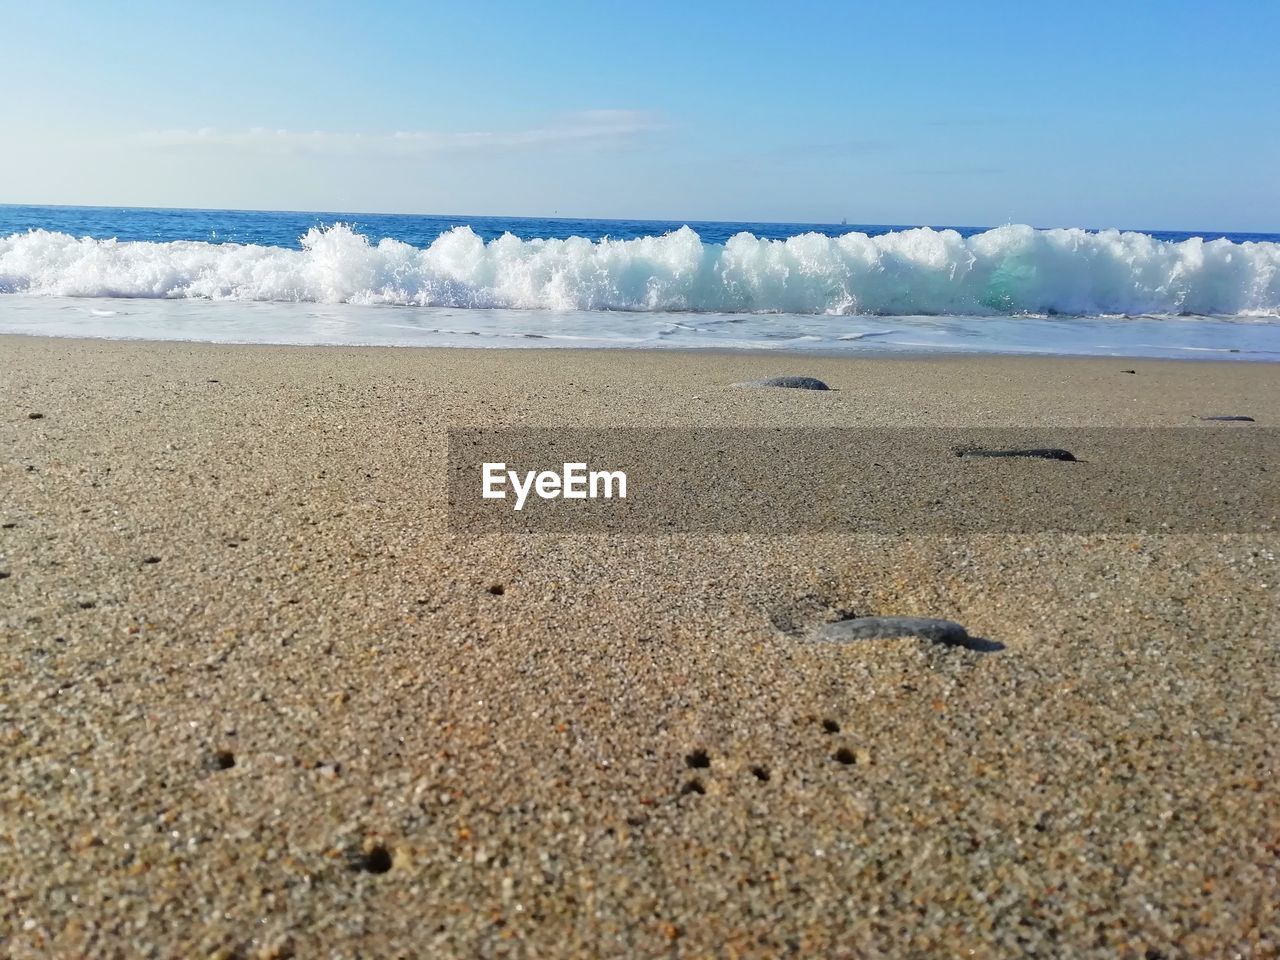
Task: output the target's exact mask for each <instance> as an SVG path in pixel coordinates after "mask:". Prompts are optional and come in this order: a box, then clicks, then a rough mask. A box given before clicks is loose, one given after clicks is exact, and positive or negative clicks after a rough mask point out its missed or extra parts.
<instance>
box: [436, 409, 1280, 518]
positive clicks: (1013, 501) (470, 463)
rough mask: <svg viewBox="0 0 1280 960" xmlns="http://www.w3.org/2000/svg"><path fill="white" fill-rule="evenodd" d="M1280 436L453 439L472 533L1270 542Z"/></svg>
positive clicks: (999, 432)
mask: <svg viewBox="0 0 1280 960" xmlns="http://www.w3.org/2000/svg"><path fill="white" fill-rule="evenodd" d="M1278 466H1280V431H1277V430H1274V429H1269V428H1266V427H1259V426H1257V425H1256V424H1245V423H1213V424H1209V423H1205V424H1201V425H1197V426H1194V427H1179V428H1157V429H1135V428H1095V429H1048V428H1043V429H1042V428H1027V429H990V430H988V429H937V428H902V429H882V428H876V429H871V428H853V429H825V428H824V429H787V428H759V429H720V428H717V429H705V430H703V429H685V428H672V429H620V430H585V429H568V430H566V429H514V428H513V429H469V428H457V429H451V430H450V431H449V458H448V473H449V476H448V490H449V525H450V529H451V530H453V531H455V532H468V533H618V534H669V533H757V534H788V533H868V534H889V535H913V534H966V533H1034V532H1048V531H1057V532H1063V533H1110V532H1134V533H1137V532H1147V533H1261V532H1267V531H1273V530H1276V529H1277V516H1278V515H1280V492H1278V486H1277V478H1276V470H1277V467H1278Z"/></svg>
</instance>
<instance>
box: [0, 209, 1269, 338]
mask: <svg viewBox="0 0 1280 960" xmlns="http://www.w3.org/2000/svg"><path fill="white" fill-rule="evenodd" d="M0 292H6V293H24V294H28V295H37V296H42V295H43V296H63V297H142V298H202V299H209V300H243V301H253V300H257V301H294V302H315V303H352V304H403V305H417V306H439V307H454V308H469V307H476V308H514V309H525V310H555V311H568V310H617V311H645V312H649V311H691V312H704V313H793V314H794V313H800V314H842V315H852V314H865V315H879V316H907V315H933V316H939V315H967V316H995V315H1003V316H1018V315H1041V316H1043V315H1054V314H1062V315H1071V316H1106V315H1131V316H1132V315H1143V314H1152V315H1178V314H1194V315H1206V316H1259V317H1274V316H1280V244H1277V243H1272V242H1253V241H1249V242H1243V243H1236V242H1232V241H1230V240H1227V239H1218V240H1211V241H1206V240H1202V239H1198V238H1193V239H1188V240H1182V241H1167V240H1157V239H1155V238H1153V237H1151V236H1148V235H1146V234H1143V233H1134V232H1120V231H1116V230H1107V231H1101V232H1090V231H1086V230H1081V229H1055V230H1036V229H1033V228H1031V227H1027V226H1017V225H1011V226H1004V227H997V228H995V229H993V230H988V231H986V232H985V233H979V234H976V235H973V236H971V237H968V238H965V237H963V236H962V235H961V234H960V233H958V232H957V231H955V230H933V229H930V228H927V227H921V228H915V229H910V230H899V231H894V232H890V233H885V234H880V235H878V236H869V235H867V234H865V233H848V234H845V235H843V236H839V237H828V236H825V235H822V234H818V233H807V234H801V235H799V236H794V237H790V238H788V239H785V240H769V239H761V238H758V237H755V236H753V235H752V234H750V233H739V234H737V235H735V236H733V237H730V238H729V240H728V241H727V242H726V243H724V244H710V243H704V242H703V241H702V240H701V239H700V238H699V236H698V234H697V233H695V232H694V231H693V230H692V229H690V228H688V227H684V228H681V229H679V230H675V231H672V232H670V233H667V234H665V235H663V236H655V237H640V238H636V239H628V240H613V239H601V240H589V239H586V238H583V237H570V238H568V239H563V240H562V239H531V240H521V239H519V238H517V237H515V236H513V235H511V234H507V235H505V236H502V237H499V238H497V239H494V240H491V241H488V242H485V241H484V240H483V239H481V238H480V237H479V236H478V235H477V234H476V233H474V232H473V231H472V230H471V229H470V228H469V227H465V226H464V227H456V228H454V229H452V230H449V231H447V232H445V233H443V234H441V235H440V236H439V237H438V238H437V239H436V240H435V241H434V242H432V243H431V244H430V245H429V246H427V247H426V248H420V247H415V246H412V245H410V244H407V243H404V242H402V241H399V240H395V239H383V240H381V241H379V242H377V243H376V244H375V243H371V242H370V240H369V239H368V238H367V237H365V236H363V235H362V234H360V233H358V232H356V231H355V230H354V229H353V228H351V227H350V226H347V225H344V224H336V225H334V226H331V227H327V228H315V229H312V230H310V231H308V232H307V234H306V235H305V236H304V237H303V238H302V240H301V249H291V248H284V247H274V246H260V245H256V244H236V243H205V242H199V241H172V242H165V243H158V242H156V243H152V242H143V241H127V242H124V241H117V240H95V239H90V238H76V237H73V236H70V235H68V234H65V233H57V232H51V231H47V230H32V231H29V232H27V233H15V234H10V235H9V236H7V237H3V238H0Z"/></svg>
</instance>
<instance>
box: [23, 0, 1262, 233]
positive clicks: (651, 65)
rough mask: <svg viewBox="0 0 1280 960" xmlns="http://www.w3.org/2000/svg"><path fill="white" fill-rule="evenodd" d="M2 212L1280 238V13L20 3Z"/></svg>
mask: <svg viewBox="0 0 1280 960" xmlns="http://www.w3.org/2000/svg"><path fill="white" fill-rule="evenodd" d="M0 22H2V23H3V24H4V30H5V35H6V42H5V52H4V58H3V61H0V64H2V65H0V71H3V73H4V74H5V75H6V77H5V79H6V84H5V86H6V88H7V90H8V95H7V96H5V97H4V98H3V99H0V203H58V204H87V205H108V206H115V205H133V206H169V207H173V206H177V207H210V208H240V209H268V210H321V211H342V212H370V213H373V212H376V213H435V214H470V215H498V216H501V215H512V216H561V217H619V218H642V219H672V220H681V219H684V220H738V221H781V222H828V223H829V222H837V221H839V220H841V219H842V218H843V219H847V220H848V221H849V222H850V223H865V224H930V225H972V226H991V225H997V224H1001V223H1008V222H1015V223H1031V224H1034V225H1037V226H1088V227H1095V228H1102V227H1112V226H1114V227H1122V228H1136V229H1156V230H1160V229H1166V230H1178V229H1187V230H1200V229H1208V230H1226V231H1233V230H1234V231H1266V232H1272V231H1280V70H1278V69H1277V67H1276V45H1275V40H1276V37H1280V2H1271V0H1219V2H1214V3H1205V2H1202V0H1194V2H1192V0H1164V2H1160V3H1146V2H1139V0H1133V2H1126V0H1108V2H1093V0H1072V2H1061V3H1055V2H1049V0H1046V2H1044V3H1035V4H1030V3H1026V2H1025V0H1024V2H1017V3H1015V2H1004V0H985V2H979V3H957V2H955V0H948V2H927V0H916V2H911V0H903V2H894V3H890V2H886V0H877V2H874V3H870V2H868V3H863V2H852V0H850V2H835V0H827V2H822V3H814V2H807V0H791V2H787V3H785V4H783V3H779V2H776V0H775V2H768V3H765V2H753V0H736V2H720V0H705V2H697V3H694V2H689V0H684V2H672V3H666V2H659V0H650V2H634V3H617V4H613V3H599V2H593V3H587V2H582V3H577V2H557V0H540V2H537V3H529V2H524V3H514V2H513V3H505V2H492V0H491V2H481V0H471V2H467V3H449V2H445V0H439V2H434V3H419V2H416V0H385V2H378V0H369V2H367V3H363V4H355V3H350V2H341V3H332V2H328V0H311V2H307V3H284V2H272V0H259V2H247V0H227V2H223V3H209V4H188V3H177V2H170V3H159V2H129V0H120V2H116V3H101V2H90V0H43V2H41V3H31V2H19V0H0Z"/></svg>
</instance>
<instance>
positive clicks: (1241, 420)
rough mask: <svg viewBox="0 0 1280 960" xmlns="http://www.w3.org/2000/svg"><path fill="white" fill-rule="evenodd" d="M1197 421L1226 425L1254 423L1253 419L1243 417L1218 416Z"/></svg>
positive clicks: (1200, 418)
mask: <svg viewBox="0 0 1280 960" xmlns="http://www.w3.org/2000/svg"><path fill="white" fill-rule="evenodd" d="M1197 419H1199V420H1220V421H1224V422H1227V423H1254V422H1255V421H1254V419H1253V417H1243V416H1218V417H1198V418H1197Z"/></svg>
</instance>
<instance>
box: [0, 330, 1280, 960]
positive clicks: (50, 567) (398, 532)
mask: <svg viewBox="0 0 1280 960" xmlns="http://www.w3.org/2000/svg"><path fill="white" fill-rule="evenodd" d="M774 374H805V375H810V376H814V377H820V378H822V379H823V380H825V381H826V382H827V383H829V384H830V385H831V386H832V387H833V388H835V389H833V390H831V391H826V392H818V391H813V392H810V391H793V390H744V389H741V388H737V387H734V386H732V384H734V383H737V382H740V381H744V380H750V379H752V378H757V377H765V376H770V375H774ZM1278 388H1280V369H1278V368H1277V367H1276V366H1274V365H1263V364H1247V363H1215V362H1176V361H1153V360H1126V359H1119V358H1117V359H1059V358H1051V357H1046V358H1024V357H983V358H978V357H972V358H965V357H943V356H937V357H929V358H909V357H902V358H887V357H876V358H870V359H849V358H824V357H795V356H785V355H770V354H767V353H763V352H757V353H751V354H746V353H742V354H732V353H712V352H676V351H668V352H642V351H626V350H619V351H587V350H582V351H577V350H565V351H547V350H463V349H452V350H426V349H407V348H405V349H395V348H327V347H266V346H257V347H254V346H213V345H200V344H187V343H144V342H109V341H94V340H52V339H40V338H28V337H15V336H6V337H0V448H2V449H3V456H2V457H0V525H2V528H0V578H2V579H0V751H2V752H0V757H3V774H2V775H0V864H2V865H0V954H3V955H6V956H12V957H15V958H25V957H49V956H55V957H81V956H94V957H205V956H215V957H227V958H236V957H246V958H251V957H264V958H265V957H287V956H297V957H316V956H324V957H330V956H332V957H356V956H361V957H374V956H403V957H407V956H423V957H454V956H457V957H549V956H582V957H657V956H662V957H672V956H678V957H709V956H743V957H774V956H797V957H862V956H877V955H883V954H886V953H892V954H893V955H896V956H919V957H926V956H973V957H996V956H1044V957H1068V956H1070V957H1076V956H1080V957H1135V958H1174V957H1228V956H1241V957H1274V956H1276V955H1277V951H1278V950H1280V938H1278V937H1277V935H1276V931H1277V930H1280V906H1278V905H1280V787H1277V777H1276V774H1277V769H1276V768H1277V761H1278V759H1280V706H1278V705H1280V646H1278V645H1277V637H1278V636H1280V604H1277V596H1278V595H1280V588H1278V587H1277V584H1280V566H1278V564H1277V552H1278V551H1280V535H1278V534H1276V533H1232V534H1197V535H1186V536H1171V535H1151V534H1139V535H1125V534H1115V533H1109V534H1104V533H1099V534H1072V535H1062V534H1048V533H1045V534H1023V535H1016V536H1015V535H997V534H993V535H983V536H970V537H941V536H924V535H922V536H918V537H876V536H859V535H849V534H839V533H830V534H821V535H804V536H799V535H796V536H776V537H764V536H754V535H749V534H736V535H723V536H712V535H680V534H675V535H671V536H651V537H610V536H606V535H583V536H568V535H526V536H519V537H516V536H503V535H497V534H488V535H484V536H478V535H471V536H469V535H467V534H466V533H465V532H459V531H454V530H451V529H450V528H449V527H448V525H447V518H446V514H445V507H446V505H445V494H444V487H445V464H444V455H445V438H446V430H447V428H449V427H451V426H513V425H526V426H540V427H570V426H572V427H583V426H588V427H597V428H604V427H701V426H714V427H728V428H746V427H780V426H782V427H785V426H805V427H823V426H840V427H906V426H911V427H928V426H957V427H964V426H985V427H991V426H1004V427H1023V426H1027V425H1043V426H1050V427H1062V428H1068V427H1071V428H1076V427H1080V428H1083V427H1090V428H1092V427H1109V426H1126V427H1159V426H1165V427H1188V426H1192V425H1197V429H1204V430H1251V429H1257V430H1262V429H1266V428H1269V427H1274V426H1276V425H1277V424H1280V389H1278ZM1214 415H1248V416H1250V417H1252V418H1253V421H1254V422H1252V423H1244V422H1241V423H1233V422H1215V421H1201V420H1197V419H1196V418H1197V417H1206V416H1214ZM1151 469H1152V470H1159V469H1161V464H1159V463H1154V462H1153V463H1152V464H1151ZM833 495H834V494H833ZM939 509H940V510H946V509H947V507H946V505H945V504H943V505H941V506H940V507H939ZM851 611H852V612H856V613H860V614H862V613H865V614H876V615H918V616H928V617H946V618H950V619H954V620H956V621H959V622H960V623H962V624H964V625H966V626H967V627H968V628H969V630H970V632H971V633H972V634H973V635H975V636H980V637H983V638H989V639H990V640H991V641H993V642H995V643H997V644H998V645H999V647H1000V649H994V650H990V651H982V650H972V649H963V648H957V647H946V646H940V645H934V644H930V643H928V642H924V641H919V640H912V639H893V640H874V641H866V642H860V643H856V644H847V645H830V644H813V643H807V642H805V641H804V633H805V631H806V630H807V629H809V628H810V627H812V626H813V625H815V624H820V623H822V622H824V621H826V620H830V619H832V618H833V617H834V616H835V615H837V614H838V613H848V612H851Z"/></svg>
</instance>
